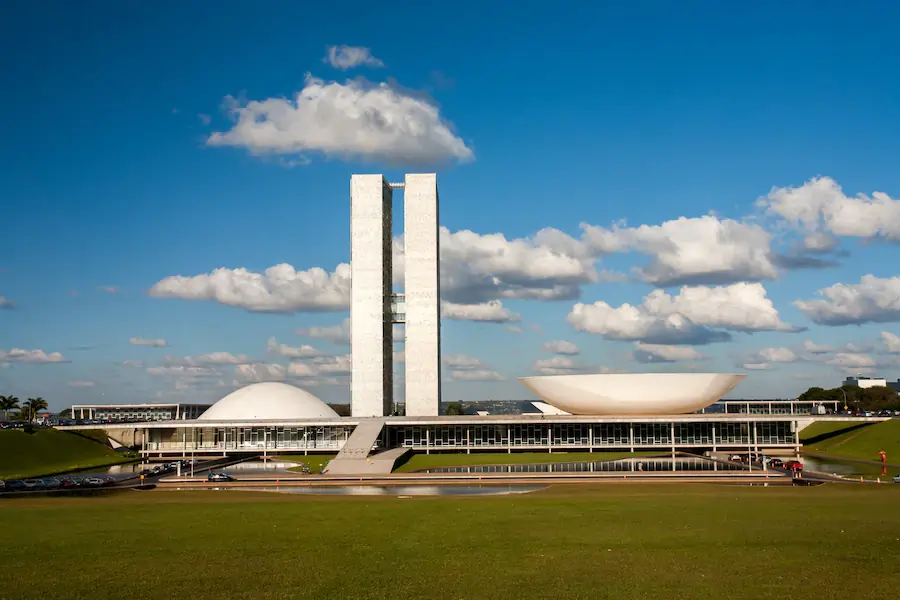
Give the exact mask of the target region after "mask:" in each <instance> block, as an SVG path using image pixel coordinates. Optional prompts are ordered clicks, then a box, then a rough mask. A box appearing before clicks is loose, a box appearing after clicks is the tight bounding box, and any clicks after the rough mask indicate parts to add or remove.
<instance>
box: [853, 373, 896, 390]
mask: <svg viewBox="0 0 900 600" xmlns="http://www.w3.org/2000/svg"><path fill="white" fill-rule="evenodd" d="M898 383H900V382H898ZM843 385H852V386H855V387H859V388H863V389H866V388H873V387H887V385H888V382H887V380H886V379H885V378H884V377H863V376H862V375H857V376H856V377H848V378H847V379H845V380H844V383H843ZM894 385H897V384H891V387H893V386H894Z"/></svg>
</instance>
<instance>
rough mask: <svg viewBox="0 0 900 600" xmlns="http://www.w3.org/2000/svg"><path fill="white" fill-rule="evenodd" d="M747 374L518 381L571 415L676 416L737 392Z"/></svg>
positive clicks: (645, 374) (651, 374) (545, 378)
mask: <svg viewBox="0 0 900 600" xmlns="http://www.w3.org/2000/svg"><path fill="white" fill-rule="evenodd" d="M744 377H746V375H737V374H733V373H640V374H613V375H606V374H601V375H552V376H547V377H522V378H520V379H519V381H521V382H522V384H523V385H525V387H527V388H528V389H529V390H531V391H532V392H534V393H535V394H537V396H538V397H539V398H540V399H541V400H543V401H545V402H547V403H548V404H550V405H552V406H555V407H556V408H558V409H560V410H564V411H566V412H569V413H572V414H573V415H678V414H688V413H692V412H696V411H698V410H700V409H701V408H706V407H707V406H709V405H710V404H712V403H713V402H716V401H717V400H719V399H720V398H722V396H724V395H725V394H727V393H728V392H730V391H731V390H733V389H734V388H735V387H736V386H737V384H739V383H740V382H741V381H742V380H743V379H744Z"/></svg>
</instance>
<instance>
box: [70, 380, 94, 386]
mask: <svg viewBox="0 0 900 600" xmlns="http://www.w3.org/2000/svg"><path fill="white" fill-rule="evenodd" d="M96 385H97V382H96V381H84V380H79V381H70V382H69V387H73V388H92V387H94V386H96Z"/></svg>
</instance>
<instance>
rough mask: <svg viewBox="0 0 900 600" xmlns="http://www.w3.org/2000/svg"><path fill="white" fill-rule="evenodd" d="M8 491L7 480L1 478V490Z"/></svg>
mask: <svg viewBox="0 0 900 600" xmlns="http://www.w3.org/2000/svg"><path fill="white" fill-rule="evenodd" d="M5 491H6V482H5V481H3V480H2V479H0V492H5Z"/></svg>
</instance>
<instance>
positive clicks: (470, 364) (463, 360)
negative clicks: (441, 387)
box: [443, 354, 484, 369]
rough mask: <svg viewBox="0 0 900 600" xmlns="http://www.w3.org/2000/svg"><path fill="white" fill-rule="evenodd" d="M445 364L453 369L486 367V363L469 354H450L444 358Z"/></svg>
mask: <svg viewBox="0 0 900 600" xmlns="http://www.w3.org/2000/svg"><path fill="white" fill-rule="evenodd" d="M443 362H444V364H445V365H447V366H448V367H450V368H451V369H477V368H481V367H484V363H482V362H481V361H480V360H479V359H477V358H475V357H474V356H469V355H468V354H448V355H446V356H444V357H443Z"/></svg>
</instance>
